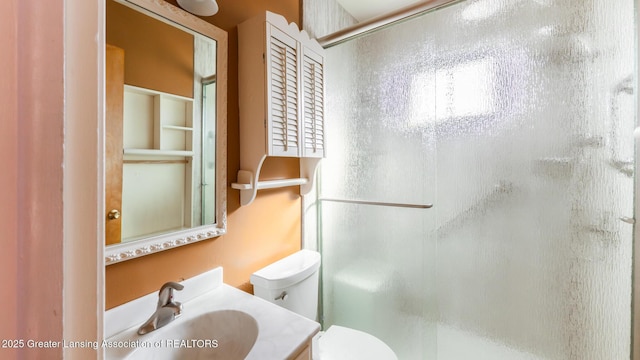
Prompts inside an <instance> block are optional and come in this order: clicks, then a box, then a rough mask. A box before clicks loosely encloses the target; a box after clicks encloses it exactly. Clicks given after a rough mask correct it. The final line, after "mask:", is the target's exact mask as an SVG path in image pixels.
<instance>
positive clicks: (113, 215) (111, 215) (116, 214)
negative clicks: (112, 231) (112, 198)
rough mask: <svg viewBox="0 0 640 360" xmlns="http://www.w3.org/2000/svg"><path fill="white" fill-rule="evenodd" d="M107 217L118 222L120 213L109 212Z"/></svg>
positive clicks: (116, 211)
mask: <svg viewBox="0 0 640 360" xmlns="http://www.w3.org/2000/svg"><path fill="white" fill-rule="evenodd" d="M107 217H108V218H109V220H116V219H119V218H120V211H118V210H116V209H113V210H111V211H109V213H108V214H107Z"/></svg>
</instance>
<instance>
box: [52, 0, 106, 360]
mask: <svg viewBox="0 0 640 360" xmlns="http://www.w3.org/2000/svg"><path fill="white" fill-rule="evenodd" d="M63 6H64V8H63V9H62V10H63V13H62V15H63V16H64V44H63V45H61V46H62V47H63V48H64V58H65V61H64V72H65V77H64V97H65V104H64V121H65V135H64V140H63V145H64V159H63V170H62V171H63V205H62V207H63V214H64V215H63V216H64V220H63V256H64V258H63V275H62V276H63V299H62V302H63V333H64V334H63V335H64V339H65V340H68V341H98V343H100V342H101V341H102V338H103V333H104V329H103V316H104V315H103V314H104V263H103V261H102V258H103V255H102V253H103V251H104V233H105V232H104V221H103V218H102V209H104V207H105V205H104V201H105V200H104V190H103V189H104V161H103V157H104V155H103V154H104V136H105V132H104V81H105V80H104V77H105V75H104V74H105V73H104V71H105V70H104V66H105V65H104V52H105V49H104V43H105V42H104V39H105V3H104V2H103V1H84V0H65V1H64V5H63ZM63 357H64V358H65V359H87V358H91V357H93V358H97V359H103V358H104V353H103V350H102V349H101V347H99V346H98V347H97V349H92V348H88V349H72V348H68V349H64V350H63Z"/></svg>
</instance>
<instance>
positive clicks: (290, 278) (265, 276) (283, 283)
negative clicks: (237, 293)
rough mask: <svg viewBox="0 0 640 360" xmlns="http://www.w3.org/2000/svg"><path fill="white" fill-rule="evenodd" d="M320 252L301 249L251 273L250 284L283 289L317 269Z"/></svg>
mask: <svg viewBox="0 0 640 360" xmlns="http://www.w3.org/2000/svg"><path fill="white" fill-rule="evenodd" d="M319 267H320V253H319V252H317V251H312V250H307V249H303V250H300V251H298V252H296V253H294V254H291V255H289V256H287V257H285V258H284V259H281V260H278V261H276V262H274V263H273V264H271V265H268V266H266V267H264V268H262V269H260V270H258V271H256V272H255V273H253V274H252V275H251V284H253V286H259V287H262V288H265V289H283V288H286V287H289V286H291V285H294V284H296V283H298V282H300V281H302V280H304V279H306V278H308V277H309V276H311V275H312V274H313V273H315V272H316V271H318V268H319Z"/></svg>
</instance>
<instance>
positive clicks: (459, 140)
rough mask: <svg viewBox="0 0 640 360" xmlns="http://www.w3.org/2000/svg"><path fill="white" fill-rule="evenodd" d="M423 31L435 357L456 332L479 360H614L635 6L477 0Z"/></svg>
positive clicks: (622, 325) (623, 350)
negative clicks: (432, 147) (434, 59)
mask: <svg viewBox="0 0 640 360" xmlns="http://www.w3.org/2000/svg"><path fill="white" fill-rule="evenodd" d="M424 21H429V22H431V23H432V25H433V26H437V29H436V28H433V31H436V32H437V33H438V34H439V36H435V39H436V42H437V48H438V49H439V53H440V54H441V55H440V56H439V59H438V65H437V67H438V70H437V71H436V84H437V85H436V99H437V101H436V114H437V125H436V133H437V145H436V147H437V150H438V151H437V154H438V155H437V156H438V158H437V163H438V171H437V173H438V180H437V184H438V189H437V193H438V202H437V204H436V205H437V209H438V211H437V214H438V228H437V234H438V259H439V261H438V290H437V292H438V305H439V310H440V324H441V329H442V331H440V332H439V334H438V341H439V344H440V351H441V353H440V358H441V359H446V358H450V359H458V358H459V357H455V356H454V357H448V356H447V353H448V352H449V351H451V350H455V346H457V345H456V342H452V341H451V337H454V338H455V337H456V336H462V335H461V334H465V335H464V336H469V335H473V336H475V337H477V338H479V339H482V340H483V342H482V343H483V344H485V345H473V346H471V345H470V346H469V349H468V350H471V351H472V352H475V353H479V354H482V356H484V358H487V359H498V358H504V359H512V358H519V357H522V358H529V357H530V356H531V357H533V358H544V359H624V358H628V357H629V351H630V348H629V339H630V328H629V325H630V303H631V298H630V289H631V240H632V235H631V230H632V229H631V226H629V225H628V224H625V223H623V222H621V221H619V220H618V218H619V217H621V216H631V214H632V213H633V204H632V199H633V189H632V186H633V179H632V177H631V174H632V168H631V167H632V161H631V160H632V151H633V143H632V141H631V137H630V136H628V134H631V129H632V127H633V123H634V117H635V116H634V106H633V100H632V97H631V96H630V92H631V91H629V89H628V88H626V87H625V86H627V87H628V82H626V83H625V82H624V79H625V78H627V77H628V76H630V75H631V74H632V73H633V66H634V59H633V36H630V34H633V32H634V26H633V21H634V19H633V2H632V1H617V2H615V4H613V3H611V2H607V1H603V0H587V1H584V0H580V1H577V0H576V1H571V0H570V1H551V0H550V1H513V0H508V1H507V0H504V1H495V0H493V1H490V0H478V1H467V2H465V3H463V4H460V5H459V6H454V7H450V8H447V9H445V10H443V11H440V12H438V13H434V14H431V15H429V16H428V17H427V18H425V19H424ZM625 34H626V35H625ZM440 72H448V73H451V74H454V75H449V74H447V77H445V76H444V75H442V76H438V74H439V73H440ZM469 73H472V74H471V75H467V74H469ZM463 76H464V79H466V81H467V83H466V84H465V83H463V80H461V79H460V78H461V77H463ZM621 82H622V88H621ZM471 89H473V91H474V92H475V96H472V95H470V94H469V95H468V93H469V91H470V90H471ZM443 106H444V107H445V109H442V107H443ZM438 107H440V108H438ZM623 131H624V132H626V134H627V136H625V137H623V136H622V134H623ZM623 139H624V141H623ZM627 139H628V140H627ZM447 343H450V345H451V346H454V348H451V346H447V345H446V344H447ZM492 343H493V344H500V345H501V347H502V348H503V350H502V351H498V349H495V353H494V350H491V347H487V346H486V345H487V344H492ZM474 348H477V349H476V350H473V349H474ZM507 348H510V349H512V350H514V349H517V350H518V351H519V352H520V353H521V355H517V356H516V355H509V356H502V355H498V354H499V353H505V351H506V350H504V349H507ZM476 358H479V357H476Z"/></svg>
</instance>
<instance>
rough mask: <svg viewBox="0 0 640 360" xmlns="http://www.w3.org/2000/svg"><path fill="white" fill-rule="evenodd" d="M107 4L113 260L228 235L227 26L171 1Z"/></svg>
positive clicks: (109, 245) (114, 0)
mask: <svg viewBox="0 0 640 360" xmlns="http://www.w3.org/2000/svg"><path fill="white" fill-rule="evenodd" d="M106 5H107V6H106V9H107V39H106V40H107V44H108V46H107V48H108V49H109V47H112V48H116V49H117V50H118V51H120V53H121V55H119V56H120V60H119V61H112V60H111V58H110V57H109V50H108V51H107V64H106V65H107V66H106V68H107V91H106V94H107V96H106V98H107V103H106V106H105V107H106V109H107V110H106V112H107V117H106V118H107V120H106V122H107V124H106V130H107V150H106V157H105V163H106V165H105V168H106V178H107V181H106V183H107V184H106V189H105V192H106V193H105V195H106V202H107V206H106V211H107V216H105V221H106V224H105V228H106V238H105V239H106V241H105V243H106V248H105V264H106V265H110V264H114V263H117V262H120V261H124V260H129V259H133V258H136V257H139V256H143V255H147V254H151V253H155V252H158V251H163V250H167V249H171V248H174V247H177V246H182V245H186V244H189V243H193V242H197V241H201V240H205V239H208V238H212V237H216V236H220V235H223V234H224V233H225V232H226V173H227V170H226V85H227V82H226V80H227V74H226V71H227V33H226V32H225V31H223V30H221V29H218V28H216V27H215V26H213V25H211V24H209V23H207V22H206V21H204V20H202V19H199V18H197V17H195V16H193V15H191V14H189V13H187V12H185V11H183V10H182V9H179V8H177V7H175V6H173V5H171V4H169V3H167V2H165V1H163V0H106ZM122 58H123V59H122ZM116 60H117V57H116ZM118 72H120V73H121V74H120V75H117V73H118ZM114 73H116V76H115V79H116V80H115V85H114V80H112V78H114V76H113V74H114ZM158 74H161V76H158ZM110 84H112V85H111V86H112V88H113V89H115V92H110V87H109V86H110ZM113 94H115V95H113ZM114 99H115V101H114ZM114 104H115V105H114ZM114 211H115V212H117V213H118V214H119V216H117V217H115V216H111V217H110V216H108V214H109V213H113V212H114Z"/></svg>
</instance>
